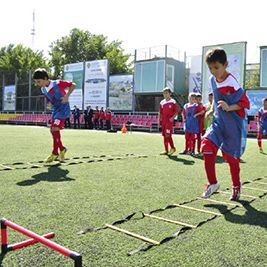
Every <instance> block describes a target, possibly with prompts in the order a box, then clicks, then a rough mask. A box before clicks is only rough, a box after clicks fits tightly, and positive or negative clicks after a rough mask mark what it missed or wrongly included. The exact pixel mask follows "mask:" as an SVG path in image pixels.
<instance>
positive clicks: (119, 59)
mask: <svg viewBox="0 0 267 267" xmlns="http://www.w3.org/2000/svg"><path fill="white" fill-rule="evenodd" d="M121 44H122V42H120V41H113V42H111V43H108V42H107V37H105V36H103V35H94V34H91V33H90V32H89V31H83V30H79V29H72V30H71V31H70V35H69V36H64V37H62V38H61V39H59V40H57V41H55V42H53V43H52V44H51V46H50V47H51V51H50V52H49V54H50V56H51V63H52V65H53V66H54V68H55V73H54V75H55V76H56V77H58V76H62V73H63V66H64V65H65V64H70V63H76V62H83V61H89V60H97V59H108V60H109V62H110V73H111V74H118V73H126V72H129V71H131V69H130V67H129V65H128V64H127V61H128V60H129V57H130V55H128V54H124V50H123V49H122V47H121Z"/></svg>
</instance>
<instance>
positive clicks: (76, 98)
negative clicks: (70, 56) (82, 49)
mask: <svg viewBox="0 0 267 267" xmlns="http://www.w3.org/2000/svg"><path fill="white" fill-rule="evenodd" d="M83 76H84V64H83V62H80V63H73V64H67V65H64V80H66V81H73V82H74V83H75V84H76V88H75V89H74V90H73V92H72V94H71V95H70V97H69V103H70V108H71V109H72V108H73V106H74V105H75V106H77V107H78V108H79V109H82V108H83Z"/></svg>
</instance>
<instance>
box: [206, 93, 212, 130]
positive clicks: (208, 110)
mask: <svg viewBox="0 0 267 267" xmlns="http://www.w3.org/2000/svg"><path fill="white" fill-rule="evenodd" d="M212 101H213V93H209V96H208V103H206V104H205V108H206V112H205V114H204V134H205V132H206V130H207V129H208V128H209V127H210V125H211V123H212V118H213V110H212V108H211V105H212Z"/></svg>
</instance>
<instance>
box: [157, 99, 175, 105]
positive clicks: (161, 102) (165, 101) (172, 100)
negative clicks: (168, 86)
mask: <svg viewBox="0 0 267 267" xmlns="http://www.w3.org/2000/svg"><path fill="white" fill-rule="evenodd" d="M166 104H176V101H175V100H174V99H173V98H171V99H170V100H169V101H167V100H166V99H163V100H161V101H160V105H161V106H164V105H166Z"/></svg>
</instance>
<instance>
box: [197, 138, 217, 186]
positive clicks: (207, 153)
mask: <svg viewBox="0 0 267 267" xmlns="http://www.w3.org/2000/svg"><path fill="white" fill-rule="evenodd" d="M201 148H202V153H203V157H204V166H205V171H206V174H207V178H208V181H209V184H210V185H211V184H216V183H217V178H216V172H215V162H216V156H217V152H218V147H216V146H215V144H214V143H213V142H212V141H210V140H209V139H207V138H204V139H203V141H202V143H201Z"/></svg>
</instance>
